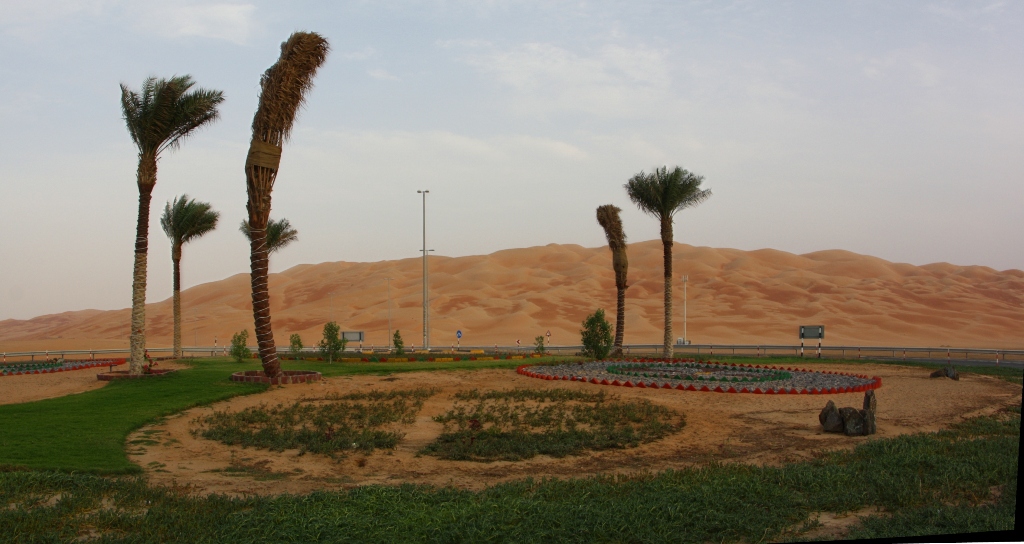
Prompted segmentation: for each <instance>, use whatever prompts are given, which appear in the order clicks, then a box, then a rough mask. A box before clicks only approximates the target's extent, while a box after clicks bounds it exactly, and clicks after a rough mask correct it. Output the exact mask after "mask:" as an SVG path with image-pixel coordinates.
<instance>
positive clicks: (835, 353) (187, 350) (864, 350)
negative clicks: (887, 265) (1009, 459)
mask: <svg viewBox="0 0 1024 544" xmlns="http://www.w3.org/2000/svg"><path fill="white" fill-rule="evenodd" d="M348 347H349V348H350V349H347V350H346V351H345V353H347V354H356V353H373V354H382V353H388V350H387V348H386V347H377V346H370V347H369V348H367V347H363V346H358V347H356V346H351V345H350V346H348ZM582 348H583V347H582V346H580V345H555V346H545V350H546V351H547V352H548V353H551V354H554V355H572V354H575V353H578V352H579V351H581V350H582ZM673 348H674V350H675V353H676V354H677V355H683V354H686V355H694V356H707V357H714V356H715V355H719V356H725V355H743V356H752V357H768V356H772V355H775V356H780V355H790V356H797V357H799V356H800V355H801V353H803V356H804V357H805V358H817V357H819V351H818V346H817V345H813V346H803V347H801V346H799V345H780V344H687V345H674V346H673ZM228 349H229V348H228V347H227V346H205V347H204V346H192V347H183V348H182V353H183V355H185V356H186V357H213V356H226V355H228ZM249 350H250V351H251V352H252V353H256V351H257V349H256V347H255V346H252V347H250V348H249ZM623 350H624V351H625V352H626V353H627V354H629V355H635V356H644V355H650V356H657V355H658V354H660V353H661V350H662V345H661V344H629V345H625V346H623ZM147 351H148V352H149V353H150V354H151V355H155V356H160V357H166V356H168V355H170V354H172V353H173V351H174V350H173V348H148V349H147ZM408 351H409V352H410V353H413V352H414V353H426V352H425V351H424V350H423V349H420V350H415V351H414V350H413V349H410V350H408ZM453 351H455V352H457V353H461V354H470V353H472V352H483V353H495V352H498V353H530V352H532V351H533V346H508V345H505V346H503V345H498V344H492V345H487V346H459V347H457V348H455V349H453V348H452V347H436V346H435V347H432V348H431V349H430V350H429V353H451V352H453ZM128 353H129V352H128V349H127V348H124V349H116V348H115V349H86V350H46V351H19V352H6V353H3V359H2V362H15V361H22V360H30V361H34V360H36V358H37V357H39V358H42V359H43V360H46V359H50V358H57V357H59V358H62V359H74V360H94V359H96V358H97V356H99V357H100V358H111V357H112V356H114V355H120V356H124V357H127V356H128ZM279 353H281V354H282V355H284V354H287V353H289V350H287V349H283V350H280V351H279ZM301 353H302V354H303V355H314V354H316V353H317V350H316V349H315V348H305V349H303V350H302V351H301ZM820 357H821V358H827V359H836V358H839V359H851V358H857V359H882V360H894V361H898V360H906V361H932V362H940V361H946V362H951V363H953V362H967V363H970V364H986V363H994V364H996V365H998V364H1001V363H1022V364H1024V350H1021V349H1000V348H953V347H944V346H943V347H910V346H821V348H820ZM1015 366H1016V365H1015Z"/></svg>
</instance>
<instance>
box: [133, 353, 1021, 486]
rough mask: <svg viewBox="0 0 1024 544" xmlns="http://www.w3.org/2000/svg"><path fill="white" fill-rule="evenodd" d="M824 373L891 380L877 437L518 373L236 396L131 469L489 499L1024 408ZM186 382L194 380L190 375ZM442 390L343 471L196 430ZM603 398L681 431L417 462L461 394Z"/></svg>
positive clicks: (403, 378)
mask: <svg viewBox="0 0 1024 544" xmlns="http://www.w3.org/2000/svg"><path fill="white" fill-rule="evenodd" d="M813 369H814V370H835V371H844V372H856V373H864V374H868V375H872V376H875V375H877V376H881V377H882V379H883V385H882V387H881V388H879V389H877V390H876V391H875V394H876V397H877V400H878V411H877V425H878V432H877V434H875V435H871V436H866V437H848V436H844V435H842V434H832V433H825V432H823V431H822V429H821V426H820V425H819V424H818V417H817V416H818V412H819V411H820V410H821V408H822V407H823V406H824V405H825V403H826V402H827V401H828V400H833V401H834V402H835V403H836V404H837V405H838V406H840V407H843V406H854V407H856V408H860V407H861V406H862V403H863V393H844V394H836V395H754V394H723V393H711V392H695V391H676V390H664V389H633V388H625V387H608V386H599V385H593V384H588V383H580V382H551V381H544V380H538V379H535V378H528V377H526V376H521V375H519V374H516V373H515V372H514V371H512V370H479V371H473V372H418V373H402V374H396V375H393V376H357V377H336V378H329V379H326V380H324V381H322V382H318V383H314V384H309V385H290V386H285V387H280V386H279V387H276V388H272V389H270V390H268V391H267V392H265V393H262V394H258V395H252V396H247V397H238V398H234V399H231V400H228V401H224V402H220V403H217V404H214V405H212V406H206V407H200V408H195V409H192V410H188V411H186V412H183V413H180V414H176V415H174V416H172V417H170V418H168V419H167V420H165V421H162V422H159V423H156V424H154V425H150V426H147V427H144V428H142V429H140V430H139V431H137V432H136V433H134V434H133V435H131V436H130V437H129V438H128V453H129V458H130V459H131V460H132V461H133V462H134V463H136V464H138V465H139V466H141V467H143V468H144V469H145V470H146V473H147V476H148V477H149V478H150V480H151V481H153V482H156V483H162V484H167V485H189V486H191V489H192V491H193V492H196V493H209V492H217V493H227V494H231V495H245V494H253V493H254V494H278V493H308V492H310V491H314V490H323V489H339V488H346V487H352V486H357V485H367V484H384V485H394V484H399V483H415V484H432V485H438V486H454V487H458V488H463V489H482V488H484V487H486V486H491V485H494V484H497V483H501V482H505V481H510V480H518V479H522V478H526V477H532V478H535V479H537V478H543V477H558V478H568V477H586V476H590V475H595V474H627V473H635V472H637V471H646V470H649V471H652V472H656V471H660V470H665V469H668V468H684V467H691V466H697V465H704V464H706V463H708V462H711V461H720V462H737V463H748V464H754V465H765V464H767V465H775V466H778V465H780V464H784V463H787V462H795V461H803V460H808V459H811V458H813V457H814V456H816V455H819V454H820V453H821V452H824V451H826V450H832V449H842V448H853V447H854V446H856V445H857V444H861V443H863V442H864V441H868V440H877V439H880V438H889V437H894V436H898V435H902V434H910V433H917V432H930V431H936V430H939V429H943V428H948V427H949V426H950V425H952V424H953V423H956V422H958V421H961V420H963V419H965V418H969V417H974V416H978V415H988V414H992V413H994V412H996V411H998V410H1000V409H1003V408H1005V407H1007V406H1010V405H1018V406H1019V405H1020V402H1021V387H1020V386H1019V385H1015V384H1011V383H1008V382H1005V381H1002V380H999V379H997V378H992V377H989V376H980V375H974V374H972V375H965V376H963V377H962V378H961V379H960V381H953V380H949V379H946V378H941V379H932V378H929V377H928V370H927V369H922V368H912V367H900V366H894V365H884V366H883V365H855V366H843V365H836V364H816V365H813ZM186 372H187V371H186ZM416 387H436V388H438V389H440V390H441V392H440V393H438V394H436V395H434V396H433V397H431V398H430V399H428V400H427V402H426V403H425V404H424V406H423V409H422V410H421V411H420V413H419V414H418V416H417V418H416V422H415V423H414V424H412V425H400V426H398V428H397V430H400V431H401V432H404V433H405V438H404V439H403V440H402V441H401V442H400V443H399V445H398V446H397V447H396V448H395V450H393V451H391V450H386V451H375V452H373V453H371V454H369V455H364V454H362V453H353V454H349V455H348V456H344V457H341V458H339V459H337V460H335V459H331V458H330V457H328V456H325V455H318V454H312V453H307V454H305V455H301V456H300V455H298V450H286V451H283V452H272V451H268V450H263V449H255V448H241V447H238V446H234V447H229V446H226V445H223V444H221V443H219V442H215V441H212V440H206V439H203V438H199V437H197V436H193V435H192V434H191V430H192V429H193V428H195V425H196V423H195V420H196V418H198V417H201V416H203V415H206V414H210V413H212V412H213V411H215V410H217V411H225V410H226V411H237V410H241V409H243V408H245V407H249V406H254V405H258V404H260V403H268V404H271V405H274V404H277V403H282V402H283V403H290V402H292V401H294V400H296V399H299V398H302V397H307V398H321V397H323V396H324V395H327V394H330V393H339V394H344V393H348V392H353V391H366V390H369V389H378V390H390V389H410V388H416ZM514 387H527V388H573V389H590V390H592V389H594V388H601V389H602V390H604V391H606V392H607V393H609V394H613V395H618V396H620V398H623V399H628V398H633V397H643V398H646V399H649V400H651V401H652V402H655V403H659V404H662V405H665V406H667V407H670V408H672V409H675V410H677V411H680V412H682V413H683V414H684V415H685V417H686V421H687V423H686V426H685V427H684V428H683V429H682V431H680V432H678V433H676V434H673V435H670V436H668V437H666V438H663V439H661V440H658V441H655V442H651V443H648V444H644V445H641V446H639V447H636V448H627V449H620V450H608V451H601V452H590V453H585V454H583V455H579V456H568V457H564V458H553V457H549V456H544V455H541V456H537V457H534V458H532V459H528V460H524V461H517V462H510V461H495V462H490V463H481V462H472V461H447V460H438V459H436V458H434V457H430V456H426V455H417V451H418V450H420V449H421V448H422V447H424V446H426V445H427V444H428V443H430V442H431V441H432V440H433V439H434V438H435V437H436V436H437V435H438V434H439V433H440V432H441V424H439V423H437V422H434V421H433V420H432V419H431V418H432V416H434V415H437V414H440V413H443V412H444V411H445V410H447V409H448V408H450V407H451V403H452V402H453V401H452V393H454V392H455V391H457V390H464V389H471V388H477V389H480V390H488V389H507V388H514Z"/></svg>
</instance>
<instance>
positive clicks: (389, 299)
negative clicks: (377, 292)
mask: <svg viewBox="0 0 1024 544" xmlns="http://www.w3.org/2000/svg"><path fill="white" fill-rule="evenodd" d="M384 279H385V280H387V282H388V353H391V342H392V336H391V334H392V333H391V280H393V279H394V278H384Z"/></svg>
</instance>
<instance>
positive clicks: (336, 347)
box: [317, 321, 348, 362]
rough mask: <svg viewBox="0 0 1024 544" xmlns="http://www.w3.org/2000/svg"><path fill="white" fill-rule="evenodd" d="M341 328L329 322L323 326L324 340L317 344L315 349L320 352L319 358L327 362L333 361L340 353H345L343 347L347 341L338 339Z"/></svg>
mask: <svg viewBox="0 0 1024 544" xmlns="http://www.w3.org/2000/svg"><path fill="white" fill-rule="evenodd" d="M340 332H341V327H339V326H338V324H337V323H335V322H334V321H331V322H329V323H327V324H326V325H324V338H323V340H321V341H320V343H319V344H317V349H319V350H320V356H321V357H323V358H324V359H326V360H327V362H331V361H334V360H336V359H338V358H339V357H340V356H341V352H343V351H345V345H346V344H348V340H346V339H345V338H341V337H340V334H339V333H340Z"/></svg>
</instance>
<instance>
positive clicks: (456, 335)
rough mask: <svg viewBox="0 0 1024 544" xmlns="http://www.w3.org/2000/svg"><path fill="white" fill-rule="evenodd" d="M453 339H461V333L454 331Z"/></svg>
mask: <svg viewBox="0 0 1024 544" xmlns="http://www.w3.org/2000/svg"><path fill="white" fill-rule="evenodd" d="M455 338H458V339H462V331H455Z"/></svg>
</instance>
